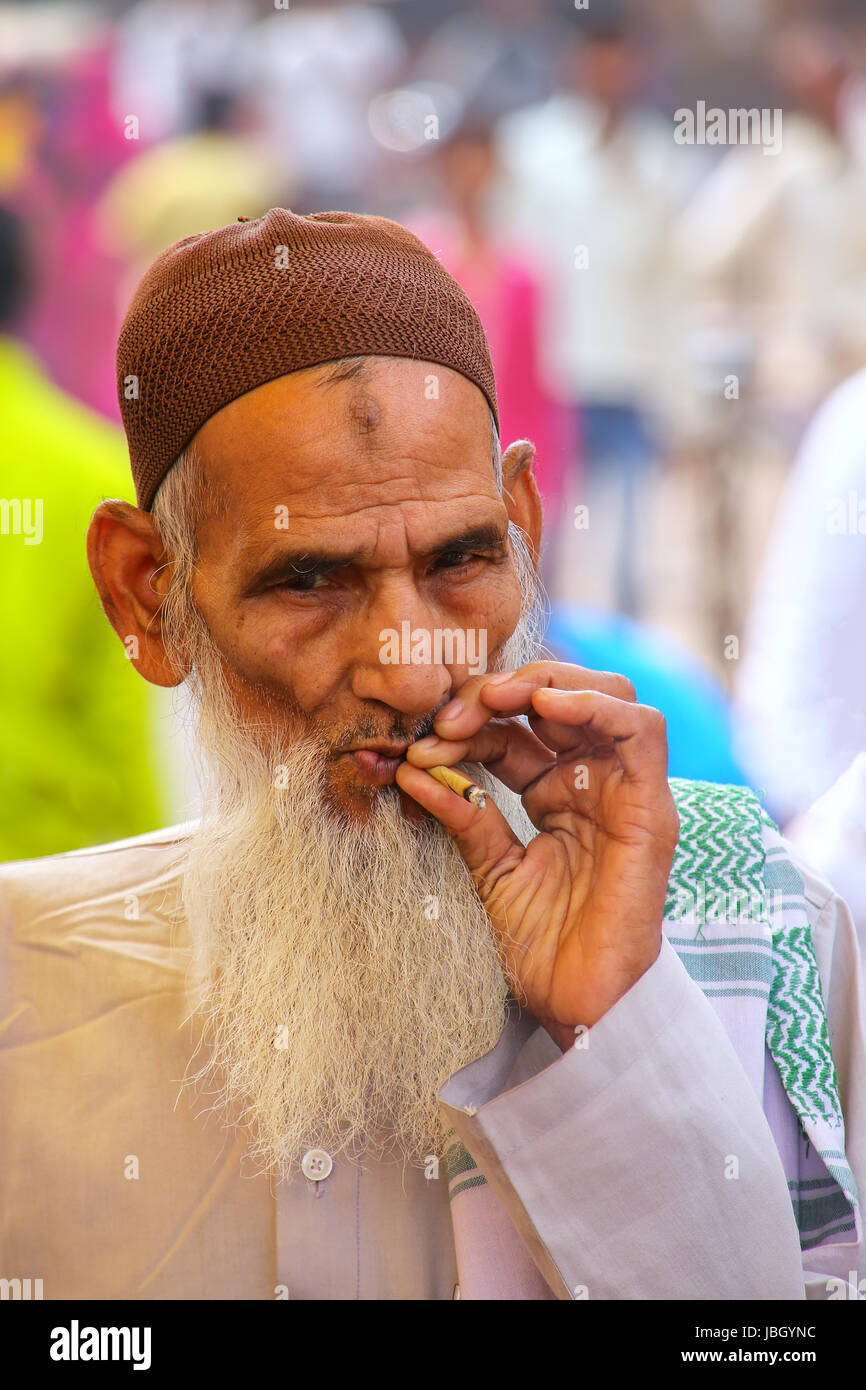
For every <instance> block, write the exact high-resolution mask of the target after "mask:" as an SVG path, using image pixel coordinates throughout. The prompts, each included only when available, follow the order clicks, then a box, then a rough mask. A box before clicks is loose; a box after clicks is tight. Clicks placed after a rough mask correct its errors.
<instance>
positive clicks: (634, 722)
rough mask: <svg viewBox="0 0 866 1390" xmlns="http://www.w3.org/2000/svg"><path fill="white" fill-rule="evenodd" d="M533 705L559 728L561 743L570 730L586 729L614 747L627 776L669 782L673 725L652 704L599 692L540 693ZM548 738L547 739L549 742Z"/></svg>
mask: <svg viewBox="0 0 866 1390" xmlns="http://www.w3.org/2000/svg"><path fill="white" fill-rule="evenodd" d="M532 704H533V708H534V709H535V710H536V712H537V713H538V714H540V715H541V717H542V719H543V720H544V721H545V722H546V724H547V725H548V726H549V727H550V730H551V736H553V731H554V730H559V731H560V732H559V734H558V735H557V737H558V739H559V741H561V740H562V739H567V738H568V737H569V731H570V730H576V729H580V730H582V732H583V734H584V735H585V736H589V737H591V738H593V739H595V740H596V741H597V744H598V746H599V748H600V749H605V748H606V747H608V746H610V745H612V746H613V748H614V749H615V752H616V756H617V758H618V759H619V762H620V765H621V766H622V769H623V772H624V773H625V775H626V777H630V778H639V779H641V780H649V779H651V778H658V777H662V778H663V779H664V781H665V783H666V782H667V764H668V749H667V726H666V724H665V718H664V715H663V714H662V713H661V712H660V711H659V710H657V709H653V708H652V706H651V705H638V704H631V703H629V702H628V701H626V700H617V699H614V698H613V697H612V696H610V695H602V694H599V692H598V691H593V690H576V691H568V690H550V689H541V690H537V691H535V693H534V694H533V696H532ZM545 742H546V740H545Z"/></svg>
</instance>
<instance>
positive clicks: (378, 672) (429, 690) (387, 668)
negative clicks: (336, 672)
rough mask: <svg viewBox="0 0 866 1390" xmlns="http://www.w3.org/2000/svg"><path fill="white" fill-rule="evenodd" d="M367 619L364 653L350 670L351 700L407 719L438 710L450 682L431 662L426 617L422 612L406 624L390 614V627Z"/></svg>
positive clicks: (443, 670) (441, 668) (448, 675)
mask: <svg viewBox="0 0 866 1390" xmlns="http://www.w3.org/2000/svg"><path fill="white" fill-rule="evenodd" d="M404 613H405V609H404ZM371 616H373V621H372V622H371V624H370V627H369V629H368V631H367V633H366V634H365V638H364V644H363V650H362V651H361V652H360V653H359V655H358V657H357V659H356V660H355V662H354V663H353V665H352V676H351V687H352V693H353V695H354V696H355V698H356V699H358V700H377V701H379V703H381V704H385V705H389V706H390V707H391V709H394V710H398V711H399V712H400V713H401V714H407V715H420V714H428V713H429V712H430V711H431V710H434V709H437V708H438V707H439V706H440V705H441V704H442V703H443V700H444V698H445V697H446V696H448V695H450V692H451V688H452V684H453V681H452V678H451V672H450V671H449V670H448V668H447V667H446V666H444V665H442V663H441V660H440V662H439V663H438V664H437V663H436V661H435V655H436V653H435V644H434V643H433V641H432V634H433V632H434V631H435V628H434V627H432V626H431V625H430V623H431V615H430V614H429V613H427V612H424V613H422V614H416V616H415V617H414V618H412V619H410V618H407V617H405V616H401V617H397V618H394V617H393V614H392V615H390V617H391V620H390V624H386V623H384V622H381V621H380V620H378V619H376V618H375V615H371ZM425 635H426V636H427V639H428V640H427V641H426V643H425ZM413 658H414V659H413Z"/></svg>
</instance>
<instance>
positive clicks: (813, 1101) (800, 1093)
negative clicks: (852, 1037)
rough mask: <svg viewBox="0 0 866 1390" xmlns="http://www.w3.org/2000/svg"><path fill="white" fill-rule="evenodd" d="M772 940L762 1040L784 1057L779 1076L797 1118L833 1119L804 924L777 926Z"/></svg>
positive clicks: (831, 1071)
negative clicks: (770, 983) (788, 927)
mask: <svg viewBox="0 0 866 1390" xmlns="http://www.w3.org/2000/svg"><path fill="white" fill-rule="evenodd" d="M773 945H774V957H775V961H776V976H775V979H774V981H773V986H772V988H771V990H770V1003H769V1007H768V1009H767V1045H768V1047H769V1049H770V1051H771V1052H772V1054H773V1056H774V1057H775V1058H777V1059H778V1058H780V1057H783V1058H784V1059H785V1073H784V1075H783V1076H782V1082H783V1084H784V1087H785V1090H786V1091H787V1093H788V1095H789V1097H790V1098H791V1101H792V1103H793V1105H794V1108H795V1110H796V1111H797V1114H798V1115H799V1116H800V1118H801V1120H824V1121H826V1122H827V1123H828V1124H836V1123H838V1121H839V1119H840V1117H841V1113H842V1107H841V1105H840V1102H839V1091H838V1087H837V1085H836V1068H835V1066H834V1064H833V1053H832V1050H831V1047H830V1035H829V1032H828V1029H827V1018H826V1015H825V1013H824V1008H823V1004H820V1006H819V1001H820V1000H821V982H820V979H819V976H818V965H817V962H816V960H815V952H814V949H813V947H812V938H811V934H810V932H809V928H808V926H805V927H796V928H793V929H791V930H789V931H788V932H785V933H782V932H780V933H779V934H778V935H777V936H776V937H775V938H774V942H773ZM780 1070H781V1068H780Z"/></svg>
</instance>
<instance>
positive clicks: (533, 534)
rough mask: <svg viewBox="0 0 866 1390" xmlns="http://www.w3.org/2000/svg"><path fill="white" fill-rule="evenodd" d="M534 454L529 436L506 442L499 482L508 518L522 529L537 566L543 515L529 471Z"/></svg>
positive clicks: (535, 484) (534, 483)
mask: <svg viewBox="0 0 866 1390" xmlns="http://www.w3.org/2000/svg"><path fill="white" fill-rule="evenodd" d="M534 458H535V445H534V444H533V443H531V441H530V440H528V439H516V440H515V441H514V443H513V444H509V446H508V448H507V449H506V450H505V453H504V454H503V455H502V484H503V487H504V490H505V505H506V507H507V508H508V520H509V521H513V522H514V523H515V524H516V525H517V526H519V527H520V529H521V530H522V531H525V533H526V536H527V539H528V541H529V549H530V553H531V555H532V560H533V563H534V565H535V567H536V569H537V568H538V557H539V555H540V553H541V527H542V522H543V515H542V510H541V496H540V494H539V491H538V484H537V483H536V481H535V474H534V473H533V471H532V462H533V459H534Z"/></svg>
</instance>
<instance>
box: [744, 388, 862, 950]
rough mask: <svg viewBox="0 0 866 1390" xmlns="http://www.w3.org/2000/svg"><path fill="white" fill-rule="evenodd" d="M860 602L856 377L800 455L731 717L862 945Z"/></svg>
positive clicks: (750, 764) (776, 810)
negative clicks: (846, 905) (841, 900)
mask: <svg viewBox="0 0 866 1390" xmlns="http://www.w3.org/2000/svg"><path fill="white" fill-rule="evenodd" d="M864 604H866V370H861V371H859V372H857V373H856V374H855V375H854V376H852V377H851V378H850V379H849V380H848V381H846V382H845V383H844V384H843V385H842V386H840V387H838V388H837V389H836V390H835V391H834V392H833V393H832V395H831V396H830V397H829V399H828V400H827V401H826V402H825V404H824V405H823V406H822V407H821V409H820V410H819V411H818V413H817V415H816V416H815V418H814V420H813V422H812V423H811V425H810V427H809V429H808V430H807V432H806V435H805V437H804V439H803V443H802V445H801V447H800V450H799V453H798V455H797V459H796V461H795V464H794V467H793V471H792V473H791V476H790V479H789V480H788V483H787V486H786V489H785V492H784V494H783V497H782V501H781V504H780V507H779V510H778V514H777V516H776V520H775V523H774V526H773V531H772V534H771V537H770V543H769V546H768V549H767V553H766V557H765V561H764V567H763V571H762V574H761V577H760V580H759V583H758V586H757V590H756V594H755V598H754V602H753V607H752V612H751V616H750V619H749V624H748V628H747V631H746V636H745V640H744V643H743V659H742V663H741V667H740V679H739V682H738V687H737V696H736V707H735V714H736V724H737V731H738V734H737V736H738V743H739V748H740V752H741V756H742V758H743V761H744V763H745V765H746V767H747V768H748V770H749V771H750V772H751V774H752V777H753V780H754V785H757V786H760V787H762V788H763V789H764V792H765V800H766V804H767V806H768V807H769V809H770V811H771V813H772V814H773V815H774V816H775V817H776V818H777V819H778V821H779V823H780V824H782V825H785V826H786V831H789V832H790V836H791V838H792V839H793V840H794V841H795V842H796V843H797V844H798V845H799V846H800V847H801V848H802V850H803V852H804V854H805V855H806V856H807V857H808V858H809V859H810V860H811V861H812V862H813V863H814V864H815V865H816V867H817V868H819V869H821V870H822V872H824V871H826V872H829V871H830V870H832V871H833V873H834V875H835V877H834V882H838V883H839V889H840V892H844V893H845V895H846V898H848V900H849V902H850V905H851V908H852V911H853V913H854V916H855V918H856V919H857V920H858V922H859V924H860V926H861V940H862V941H863V942H864V945H866V935H863V934H862V933H864V932H866V759H864V757H863V754H864V753H866V697H864V691H866V643H864V640H863V608H864ZM831 787H832V790H831ZM818 798H821V801H820V804H819V805H817V806H815V807H814V809H813V810H812V812H811V813H809V812H810V807H812V803H813V802H815V801H816V800H817V799H818Z"/></svg>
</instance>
